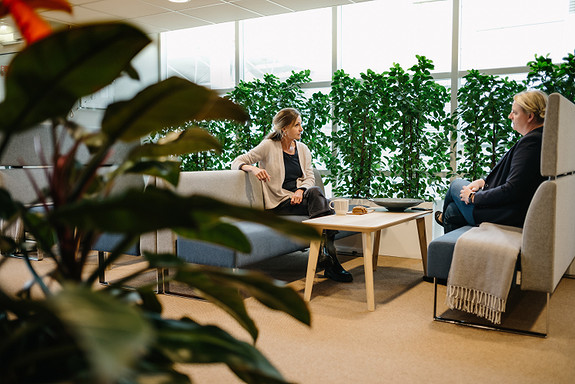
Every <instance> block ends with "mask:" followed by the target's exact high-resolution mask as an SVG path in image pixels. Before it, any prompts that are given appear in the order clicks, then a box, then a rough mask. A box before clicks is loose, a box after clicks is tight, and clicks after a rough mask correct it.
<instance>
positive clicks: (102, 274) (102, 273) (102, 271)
mask: <svg viewBox="0 0 575 384" xmlns="http://www.w3.org/2000/svg"><path fill="white" fill-rule="evenodd" d="M106 256H107V255H106V252H103V251H98V280H99V281H100V284H103V285H108V282H107V281H106V268H102V266H103V265H104V264H105V262H106Z"/></svg>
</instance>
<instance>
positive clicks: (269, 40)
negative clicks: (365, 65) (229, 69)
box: [242, 8, 332, 81]
mask: <svg viewBox="0 0 575 384" xmlns="http://www.w3.org/2000/svg"><path fill="white" fill-rule="evenodd" d="M242 25H243V39H242V40H243V44H244V49H243V55H244V77H243V78H244V80H246V81H251V80H253V79H255V78H261V77H262V76H263V75H264V74H266V73H271V74H273V75H275V76H277V77H278V78H280V79H281V80H284V79H286V78H287V77H289V75H290V74H291V73H292V71H295V72H300V71H302V70H306V69H309V70H310V71H311V78H312V80H313V81H329V80H331V76H332V67H331V51H332V49H331V45H332V40H331V8H323V9H318V10H312V11H306V12H297V13H288V14H283V15H277V16H269V17H261V18H257V19H251V20H246V21H244V22H243V24H242Z"/></svg>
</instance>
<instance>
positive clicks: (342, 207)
mask: <svg viewBox="0 0 575 384" xmlns="http://www.w3.org/2000/svg"><path fill="white" fill-rule="evenodd" d="M329 207H330V208H331V209H333V210H334V211H335V214H336V215H345V214H347V211H348V210H349V200H347V199H336V200H332V201H330V202H329Z"/></svg>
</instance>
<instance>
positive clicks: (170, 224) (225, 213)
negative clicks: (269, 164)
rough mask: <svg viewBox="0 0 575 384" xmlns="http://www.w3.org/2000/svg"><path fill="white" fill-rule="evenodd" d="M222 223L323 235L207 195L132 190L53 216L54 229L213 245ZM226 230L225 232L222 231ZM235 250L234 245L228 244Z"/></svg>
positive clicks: (82, 203)
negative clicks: (184, 233)
mask: <svg viewBox="0 0 575 384" xmlns="http://www.w3.org/2000/svg"><path fill="white" fill-rule="evenodd" d="M222 217H231V218H234V219H240V220H246V221H253V222H256V223H261V224H264V225H267V226H269V227H271V228H274V229H276V230H278V231H282V232H284V233H286V234H288V235H292V236H295V237H300V238H304V239H313V238H317V237H318V236H319V235H318V234H317V231H316V230H315V229H313V228H312V227H310V226H307V225H305V224H301V223H297V222H294V221H291V220H287V219H284V218H282V217H281V216H277V215H275V214H273V213H270V212H266V211H262V210H258V209H253V208H247V207H241V206H236V205H233V204H228V203H224V202H221V201H218V200H215V199H212V198H210V197H206V196H201V195H192V196H180V195H178V194H176V193H174V192H172V191H168V190H163V189H157V188H153V187H149V188H147V189H146V190H145V191H141V190H137V189H132V190H128V191H126V192H125V193H123V194H118V195H115V196H112V197H110V198H107V199H105V200H83V201H80V202H78V203H74V204H69V205H67V206H65V207H62V208H60V209H57V210H54V211H53V212H51V214H50V221H51V222H53V223H61V224H67V225H70V226H72V227H78V228H80V229H82V230H95V231H99V232H113V233H130V234H132V235H138V234H142V233H146V232H151V231H156V230H159V229H166V228H174V229H185V230H188V231H196V233H197V235H196V237H195V238H197V239H202V238H204V237H209V238H211V239H212V240H213V236H214V235H213V234H212V233H211V232H212V231H213V228H214V226H215V225H219V220H220V218H222ZM220 228H221V227H220ZM227 245H228V246H230V244H227Z"/></svg>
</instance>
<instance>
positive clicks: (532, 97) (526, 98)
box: [513, 89, 547, 123]
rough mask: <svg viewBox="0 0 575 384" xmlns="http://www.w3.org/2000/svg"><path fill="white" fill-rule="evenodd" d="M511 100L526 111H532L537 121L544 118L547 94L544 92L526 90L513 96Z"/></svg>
mask: <svg viewBox="0 0 575 384" xmlns="http://www.w3.org/2000/svg"><path fill="white" fill-rule="evenodd" d="M513 100H514V101H515V102H516V103H517V104H518V105H519V106H520V107H521V108H522V109H523V110H524V111H525V112H526V113H532V114H533V115H534V116H535V119H536V120H537V122H539V123H542V122H543V121H544V120H545V111H546V110H547V94H546V93H545V92H543V91H540V90H537V89H534V90H527V91H523V92H520V93H518V94H516V95H515V96H513Z"/></svg>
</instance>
